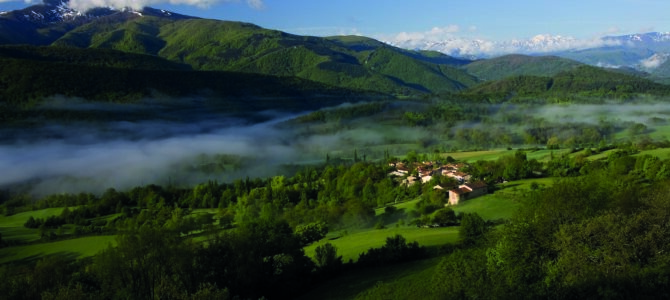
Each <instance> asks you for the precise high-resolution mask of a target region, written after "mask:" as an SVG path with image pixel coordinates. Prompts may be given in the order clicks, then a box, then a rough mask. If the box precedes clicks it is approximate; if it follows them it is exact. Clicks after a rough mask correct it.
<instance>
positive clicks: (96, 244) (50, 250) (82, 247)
mask: <svg viewBox="0 0 670 300" xmlns="http://www.w3.org/2000/svg"><path fill="white" fill-rule="evenodd" d="M110 244H111V245H115V244H116V236H114V235H103V236H87V237H80V238H76V239H69V240H61V241H55V242H51V243H39V244H27V245H21V246H14V247H6V248H2V249H0V264H4V263H8V262H25V263H28V262H31V261H34V260H36V259H39V258H40V257H44V256H48V255H66V256H68V257H71V258H82V257H88V256H93V255H95V254H97V253H98V252H100V251H102V250H103V249H105V248H107V247H108V246H109V245H110Z"/></svg>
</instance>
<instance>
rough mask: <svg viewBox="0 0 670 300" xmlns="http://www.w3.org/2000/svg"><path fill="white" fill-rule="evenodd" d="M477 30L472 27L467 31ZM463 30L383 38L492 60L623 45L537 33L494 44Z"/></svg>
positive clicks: (453, 27)
mask: <svg viewBox="0 0 670 300" xmlns="http://www.w3.org/2000/svg"><path fill="white" fill-rule="evenodd" d="M476 30H477V27H475V26H470V27H469V28H468V30H467V32H474V31H476ZM459 33H461V30H460V27H459V26H457V25H450V26H446V27H434V28H432V29H431V30H428V31H425V32H401V33H399V34H397V35H395V36H392V37H388V38H383V37H382V38H381V39H382V40H384V41H386V42H387V43H389V44H392V45H395V46H398V47H402V48H409V49H426V50H436V51H440V52H443V53H446V54H449V55H454V56H468V57H473V56H474V57H490V56H496V55H503V54H509V53H522V54H536V53H549V52H557V51H565V50H576V49H587V48H594V47H602V46H615V45H619V43H620V42H618V41H615V40H612V39H604V38H600V37H598V38H591V39H577V38H574V37H570V36H560V35H551V34H538V35H536V36H533V37H532V38H529V39H513V40H507V41H491V40H486V39H478V38H471V37H463V36H460V35H459Z"/></svg>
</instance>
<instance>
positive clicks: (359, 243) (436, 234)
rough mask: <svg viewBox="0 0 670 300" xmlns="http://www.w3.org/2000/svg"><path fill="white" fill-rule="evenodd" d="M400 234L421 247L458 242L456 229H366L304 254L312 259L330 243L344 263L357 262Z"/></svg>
mask: <svg viewBox="0 0 670 300" xmlns="http://www.w3.org/2000/svg"><path fill="white" fill-rule="evenodd" d="M396 234H400V235H402V236H403V237H405V239H406V240H407V241H409V242H412V241H416V242H418V243H419V244H420V245H422V246H426V247H439V246H441V245H444V244H447V243H454V242H456V241H458V228H457V227H446V228H417V227H414V226H412V227H408V226H401V227H397V228H396V227H393V226H391V227H389V228H386V229H367V230H363V231H357V232H353V233H349V234H346V235H344V236H342V237H338V236H337V235H336V236H334V237H331V238H325V239H323V240H321V241H319V242H317V243H314V244H311V245H309V246H307V247H305V253H306V254H307V256H309V257H314V249H316V247H317V246H320V245H323V244H325V243H331V244H333V246H335V247H337V249H338V254H339V255H342V259H343V260H344V261H345V262H346V261H349V260H350V259H351V260H354V261H355V260H357V259H358V256H359V255H360V254H361V253H363V252H365V251H367V250H368V249H370V248H373V247H381V246H383V245H384V243H386V238H387V237H392V236H395V235H396Z"/></svg>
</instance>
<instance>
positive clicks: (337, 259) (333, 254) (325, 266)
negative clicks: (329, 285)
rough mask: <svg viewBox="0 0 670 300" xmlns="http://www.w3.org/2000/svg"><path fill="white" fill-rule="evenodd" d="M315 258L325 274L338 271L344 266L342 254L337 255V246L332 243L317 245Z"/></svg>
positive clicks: (320, 269)
mask: <svg viewBox="0 0 670 300" xmlns="http://www.w3.org/2000/svg"><path fill="white" fill-rule="evenodd" d="M314 260H316V266H317V267H319V271H320V272H322V273H325V274H329V273H336V272H338V271H339V270H340V269H341V268H342V256H341V255H339V256H338V255H337V247H335V246H333V244H331V243H325V244H323V245H320V246H318V247H316V249H315V250H314Z"/></svg>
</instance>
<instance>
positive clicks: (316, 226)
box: [295, 222, 328, 246]
mask: <svg viewBox="0 0 670 300" xmlns="http://www.w3.org/2000/svg"><path fill="white" fill-rule="evenodd" d="M327 233H328V225H326V223H324V222H314V223H310V224H307V225H299V226H298V227H296V229H295V234H296V236H297V237H298V239H300V242H301V243H302V244H303V245H304V246H307V245H309V244H311V243H313V242H316V241H318V240H320V239H322V238H324V237H325V236H326V234H327Z"/></svg>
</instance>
